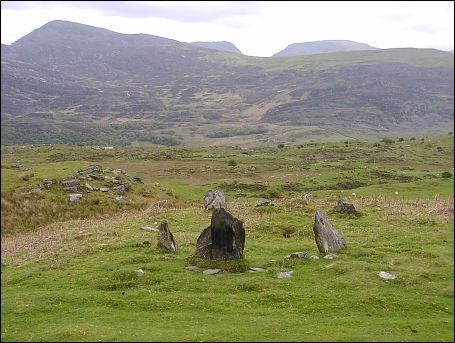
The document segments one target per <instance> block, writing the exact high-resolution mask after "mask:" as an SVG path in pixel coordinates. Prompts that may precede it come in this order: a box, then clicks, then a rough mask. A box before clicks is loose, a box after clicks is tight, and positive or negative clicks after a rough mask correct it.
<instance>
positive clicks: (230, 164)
mask: <svg viewBox="0 0 455 343" xmlns="http://www.w3.org/2000/svg"><path fill="white" fill-rule="evenodd" d="M236 165H237V162H236V161H234V160H230V161H229V162H228V166H229V167H235V166H236Z"/></svg>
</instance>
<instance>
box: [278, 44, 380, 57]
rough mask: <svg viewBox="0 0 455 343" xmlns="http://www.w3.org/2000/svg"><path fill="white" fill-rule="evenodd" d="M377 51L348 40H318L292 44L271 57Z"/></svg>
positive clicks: (366, 45)
mask: <svg viewBox="0 0 455 343" xmlns="http://www.w3.org/2000/svg"><path fill="white" fill-rule="evenodd" d="M357 50H379V49H378V48H374V47H372V46H369V45H368V44H363V43H357V42H353V41H350V40H320V41H315V42H306V43H293V44H291V45H288V46H287V48H286V49H284V50H282V51H280V52H277V53H276V54H275V55H273V57H279V56H303V55H313V54H321V53H327V52H338V51H357Z"/></svg>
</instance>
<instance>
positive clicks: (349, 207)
mask: <svg viewBox="0 0 455 343" xmlns="http://www.w3.org/2000/svg"><path fill="white" fill-rule="evenodd" d="M335 211H338V212H345V213H355V212H356V209H355V206H354V204H351V203H348V202H344V201H343V200H338V202H337V205H336V206H335Z"/></svg>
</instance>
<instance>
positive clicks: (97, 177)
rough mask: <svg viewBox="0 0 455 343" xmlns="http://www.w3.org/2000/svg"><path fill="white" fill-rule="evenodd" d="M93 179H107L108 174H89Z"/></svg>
mask: <svg viewBox="0 0 455 343" xmlns="http://www.w3.org/2000/svg"><path fill="white" fill-rule="evenodd" d="M88 176H90V177H91V178H92V179H93V180H106V177H107V176H104V175H101V174H88Z"/></svg>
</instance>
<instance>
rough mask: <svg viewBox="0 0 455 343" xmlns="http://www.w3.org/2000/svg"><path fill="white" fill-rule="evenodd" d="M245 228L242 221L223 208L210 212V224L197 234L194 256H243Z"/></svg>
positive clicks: (220, 258) (217, 258)
mask: <svg viewBox="0 0 455 343" xmlns="http://www.w3.org/2000/svg"><path fill="white" fill-rule="evenodd" d="M244 246H245V229H244V228H243V223H242V222H241V221H240V220H238V219H237V218H235V217H234V216H233V215H232V214H231V213H229V212H228V211H226V210H225V209H224V208H217V209H215V210H214V211H213V213H212V219H211V223H210V226H209V227H208V228H206V229H205V230H204V231H203V232H202V233H201V235H200V236H199V238H198V240H197V243H196V252H195V253H194V256H197V257H202V258H209V259H214V260H231V259H235V258H241V257H243V249H244Z"/></svg>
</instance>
